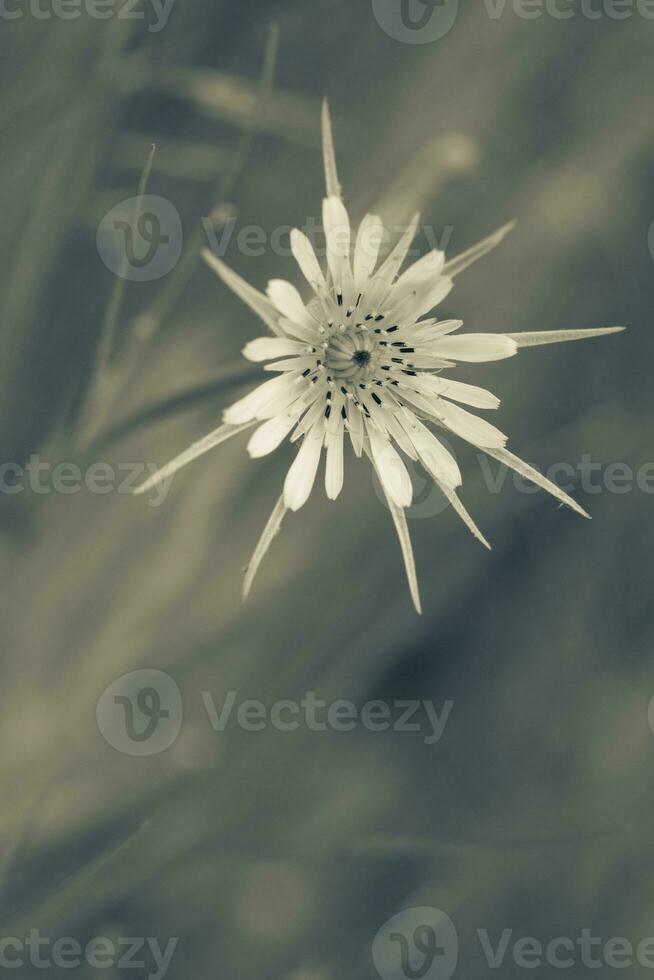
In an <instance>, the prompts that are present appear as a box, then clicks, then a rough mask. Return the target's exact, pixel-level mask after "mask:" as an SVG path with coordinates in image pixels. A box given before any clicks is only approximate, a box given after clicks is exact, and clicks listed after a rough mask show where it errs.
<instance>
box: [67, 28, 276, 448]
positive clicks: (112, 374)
mask: <svg viewBox="0 0 654 980" xmlns="http://www.w3.org/2000/svg"><path fill="white" fill-rule="evenodd" d="M278 52H279V26H278V25H277V24H275V23H273V24H271V26H270V29H269V32H268V39H267V42H266V50H265V54H264V60H263V67H262V71H261V78H260V84H259V98H258V100H257V102H256V103H255V108H254V111H253V114H252V118H251V121H250V125H249V126H248V127H247V128H246V129H245V131H244V132H243V134H242V137H241V140H240V142H239V145H238V147H237V150H236V153H235V155H234V159H233V162H232V164H231V166H230V167H228V168H227V169H226V170H225V171H224V172H223V174H222V175H221V177H220V179H219V181H218V186H217V191H216V194H215V197H214V203H213V206H212V208H211V216H212V218H214V217H215V216H218V215H220V214H221V213H224V212H225V209H226V208H227V207H229V205H230V202H231V201H232V199H233V198H234V196H235V195H236V193H237V192H238V188H239V185H240V182H241V180H242V178H243V173H244V170H245V167H246V165H247V162H248V159H249V157H250V154H251V152H252V149H253V146H254V143H255V140H256V137H257V133H258V131H259V128H260V125H261V121H262V119H263V118H264V117H265V112H266V107H267V105H268V101H269V98H270V94H271V92H272V90H273V85H274V80H275V72H276V67H277V56H278ZM153 153H154V146H153V148H152V151H151V153H150V156H149V158H148V161H147V163H146V166H145V169H144V171H143V174H142V177H141V181H140V183H139V191H138V195H139V197H141V196H142V195H143V193H144V192H145V187H146V185H147V180H148V176H149V173H150V169H151V166H152V156H153ZM137 209H138V203H137ZM135 217H136V215H135ZM204 244H205V242H204V229H203V228H202V227H198V228H197V229H196V230H195V232H194V234H193V236H192V238H191V240H190V241H189V243H188V244H187V246H186V249H185V251H184V253H183V254H182V257H181V259H180V261H179V262H178V264H177V266H176V268H175V270H174V271H173V272H172V273H171V274H170V276H169V277H168V279H167V280H166V282H165V284H164V285H163V288H162V290H161V292H160V294H159V296H158V298H157V300H156V301H155V303H154V304H153V306H152V307H151V308H150V309H149V310H147V311H146V312H145V313H141V314H139V315H138V316H137V317H135V318H134V320H133V321H132V323H131V324H130V325H129V326H128V328H127V330H126V336H125V340H124V342H123V344H122V345H121V344H118V345H116V344H115V338H116V331H117V325H118V317H119V313H120V307H121V303H122V298H123V294H124V289H125V278H124V276H119V278H118V279H117V281H116V284H115V285H114V288H113V290H112V294H111V297H110V300H109V306H108V309H107V314H106V316H105V321H104V324H103V328H102V335H101V340H100V347H99V350H98V357H97V360H96V367H95V370H94V375H93V379H92V385H91V389H90V392H89V395H88V400H87V407H86V408H85V409H84V411H83V412H82V421H81V425H80V426H79V428H78V434H77V438H76V439H75V444H76V446H77V448H79V449H83V450H88V449H89V448H90V446H91V444H92V442H93V441H94V440H95V439H96V438H97V437H98V433H99V432H100V431H101V429H102V427H103V425H104V423H105V421H106V419H107V417H108V416H109V415H110V412H111V410H112V409H113V408H115V406H116V405H118V404H120V401H121V398H122V397H123V395H124V393H125V391H126V389H127V388H128V387H129V385H130V384H131V382H132V380H133V378H134V376H135V375H136V374H137V373H138V371H139V370H140V368H141V367H142V364H143V359H144V357H145V355H146V352H147V350H148V347H149V344H150V343H151V341H152V339H153V338H154V336H155V335H156V333H157V332H158V330H159V328H160V327H161V325H162V324H163V322H164V320H165V319H166V317H167V316H168V314H169V313H170V312H171V311H172V309H173V308H174V306H175V305H176V303H177V301H178V300H179V299H180V297H181V296H182V294H183V292H184V290H185V289H186V287H187V285H188V283H189V281H190V279H191V277H192V276H193V273H194V272H195V269H196V266H197V263H198V259H199V256H200V252H201V249H202V247H203V245H204ZM126 262H127V256H125V260H124V264H126ZM114 347H117V349H116V351H115V356H114ZM204 387H205V388H206V386H204ZM181 397H182V401H184V396H181ZM192 397H193V396H192ZM171 402H172V403H173V404H177V402H178V398H177V396H175V397H174V398H172V399H171ZM169 411H170V407H169V406H168V405H167V403H165V404H164V406H163V414H164V415H165V414H168V413H169ZM145 416H146V418H147V419H148V420H152V418H153V417H155V418H158V417H159V416H160V411H159V409H158V408H156V407H155V408H151V409H146V411H145ZM141 424H142V422H141V419H140V417H139V418H138V419H137V421H136V422H135V423H134V421H131V422H130V421H128V422H127V423H125V424H124V425H121V427H120V431H121V432H124V431H125V429H126V428H127V430H128V431H131V429H132V428H134V427H139V426H140V425H141ZM103 444H104V443H103Z"/></svg>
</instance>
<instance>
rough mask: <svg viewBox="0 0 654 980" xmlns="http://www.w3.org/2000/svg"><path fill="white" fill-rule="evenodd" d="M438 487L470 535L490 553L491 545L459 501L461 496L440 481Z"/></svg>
mask: <svg viewBox="0 0 654 980" xmlns="http://www.w3.org/2000/svg"><path fill="white" fill-rule="evenodd" d="M438 486H439V487H440V489H441V490H442V492H443V493H444V494H445V496H446V497H447V499H448V500H449V502H450V503H451V505H452V507H453V509H454V511H455V512H456V513H457V514H458V515H459V517H460V518H461V520H462V521H463V523H464V524H465V526H466V527H467V528H468V530H469V531H470V533H471V534H472V535H473V536H474V537H475V538H476V539H477V541H479V542H481V544H483V546H484V548H488V550H489V551H490V550H491V545H490V544H489V542H488V541H487V539H486V538H485V537H484V535H483V534H482V533H481V531H480V530H479V528H478V527H477V524H476V523H475V521H474V520H473V518H472V516H471V515H470V514H469V512H468V510H467V509H466V507H465V506H464V504H463V503H462V501H461V500H460V499H459V496H458V494H457V493H456V491H455V490H453V489H452V488H451V487H448V486H447V484H445V483H441V482H440V481H439V482H438Z"/></svg>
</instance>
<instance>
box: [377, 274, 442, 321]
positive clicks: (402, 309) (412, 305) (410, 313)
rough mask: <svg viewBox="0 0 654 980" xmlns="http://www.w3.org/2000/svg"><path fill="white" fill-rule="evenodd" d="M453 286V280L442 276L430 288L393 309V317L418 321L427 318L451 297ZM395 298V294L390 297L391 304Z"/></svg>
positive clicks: (407, 298) (418, 292)
mask: <svg viewBox="0 0 654 980" xmlns="http://www.w3.org/2000/svg"><path fill="white" fill-rule="evenodd" d="M453 286H454V280H453V279H450V278H448V277H447V276H442V277H441V278H440V279H438V280H437V282H435V283H434V285H433V286H431V287H430V288H428V289H426V290H418V291H417V292H416V293H415V294H413V295H409V296H408V297H406V298H405V300H404V302H403V303H400V304H399V305H398V306H395V307H394V308H393V316H394V317H395V318H396V319H398V320H409V321H412V320H417V319H418V317H421V316H425V314H426V313H429V312H430V310H433V309H434V307H435V306H438V304H439V303H442V302H443V300H444V299H445V298H446V297H447V296H449V294H450V292H451V291H452V287H453ZM393 296H394V294H392V295H391V296H390V297H389V302H392V303H394V299H393Z"/></svg>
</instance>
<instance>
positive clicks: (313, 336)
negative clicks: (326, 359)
mask: <svg viewBox="0 0 654 980" xmlns="http://www.w3.org/2000/svg"><path fill="white" fill-rule="evenodd" d="M309 316H310V314H309ZM279 322H280V325H281V327H282V330H283V331H284V333H285V334H287V335H288V336H289V337H297V339H298V340H304V341H305V342H306V343H307V344H311V345H313V344H316V343H318V342H320V334H319V332H318V326H317V324H316V323H315V322H314V321H313V320H312V321H311V323H310V324H308V325H307V326H304V325H303V324H301V323H296V322H295V321H293V320H289V319H288V318H287V317H284V316H283V317H282V318H281V319H280V321H279Z"/></svg>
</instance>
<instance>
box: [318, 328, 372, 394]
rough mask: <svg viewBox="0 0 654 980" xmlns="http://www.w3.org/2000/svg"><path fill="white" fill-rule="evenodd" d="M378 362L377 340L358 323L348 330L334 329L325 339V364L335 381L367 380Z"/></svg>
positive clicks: (354, 381)
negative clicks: (326, 339) (327, 338)
mask: <svg viewBox="0 0 654 980" xmlns="http://www.w3.org/2000/svg"><path fill="white" fill-rule="evenodd" d="M377 361H378V344H377V341H376V339H375V338H374V337H373V336H372V335H371V333H370V332H369V331H368V330H367V329H366V328H365V327H364V326H362V325H361V324H357V325H356V326H352V327H350V328H349V329H347V330H342V329H341V330H339V329H338V328H337V329H336V330H334V332H333V333H332V334H331V336H330V337H329V340H328V341H327V344H326V349H325V366H326V367H327V370H328V371H329V373H330V374H331V375H332V377H333V378H334V380H339V381H346V382H353V383H357V382H363V381H368V380H369V379H370V378H372V377H373V376H374V374H375V370H376V367H377Z"/></svg>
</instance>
